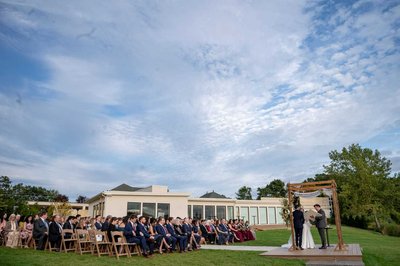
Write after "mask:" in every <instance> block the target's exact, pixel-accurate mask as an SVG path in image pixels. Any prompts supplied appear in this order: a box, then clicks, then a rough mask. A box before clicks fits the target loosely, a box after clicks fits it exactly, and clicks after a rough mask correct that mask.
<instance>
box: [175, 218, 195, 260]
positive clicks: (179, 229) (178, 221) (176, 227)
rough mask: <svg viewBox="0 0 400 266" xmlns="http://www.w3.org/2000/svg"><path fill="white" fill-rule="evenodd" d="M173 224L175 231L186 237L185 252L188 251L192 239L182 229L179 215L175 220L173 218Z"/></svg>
mask: <svg viewBox="0 0 400 266" xmlns="http://www.w3.org/2000/svg"><path fill="white" fill-rule="evenodd" d="M172 224H173V226H174V230H175V233H176V234H177V235H178V236H180V237H182V238H183V239H184V245H183V252H186V251H187V247H188V242H189V240H190V239H189V238H188V237H187V235H186V234H185V233H184V232H183V230H182V224H181V219H180V218H179V217H177V218H176V219H175V220H172ZM190 251H191V250H190Z"/></svg>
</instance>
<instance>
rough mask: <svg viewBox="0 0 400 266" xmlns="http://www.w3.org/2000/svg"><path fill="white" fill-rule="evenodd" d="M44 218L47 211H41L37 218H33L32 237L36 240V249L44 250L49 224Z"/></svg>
mask: <svg viewBox="0 0 400 266" xmlns="http://www.w3.org/2000/svg"><path fill="white" fill-rule="evenodd" d="M46 219H47V212H41V213H40V217H39V219H37V220H35V222H34V225H33V238H34V239H35V240H37V241H38V245H37V247H36V249H37V250H44V248H45V244H46V240H47V236H48V235H49V225H48V223H47V221H46Z"/></svg>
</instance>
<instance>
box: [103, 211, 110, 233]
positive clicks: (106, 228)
mask: <svg viewBox="0 0 400 266" xmlns="http://www.w3.org/2000/svg"><path fill="white" fill-rule="evenodd" d="M111 218H112V216H111V215H107V218H106V220H105V221H104V223H103V224H102V226H101V231H103V232H107V231H108V226H109V225H110V220H111Z"/></svg>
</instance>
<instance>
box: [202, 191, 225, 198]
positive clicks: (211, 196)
mask: <svg viewBox="0 0 400 266" xmlns="http://www.w3.org/2000/svg"><path fill="white" fill-rule="evenodd" d="M200 198H207V199H229V198H227V197H225V195H221V194H218V193H217V192H214V191H212V192H207V193H206V194H204V195H203V196H201V197H200Z"/></svg>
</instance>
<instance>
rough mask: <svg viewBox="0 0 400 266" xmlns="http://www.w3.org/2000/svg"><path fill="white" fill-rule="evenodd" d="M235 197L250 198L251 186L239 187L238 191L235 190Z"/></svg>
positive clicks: (240, 198)
mask: <svg viewBox="0 0 400 266" xmlns="http://www.w3.org/2000/svg"><path fill="white" fill-rule="evenodd" d="M236 199H239V200H251V199H253V197H252V196H251V187H246V186H243V187H241V188H239V190H238V192H236Z"/></svg>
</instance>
